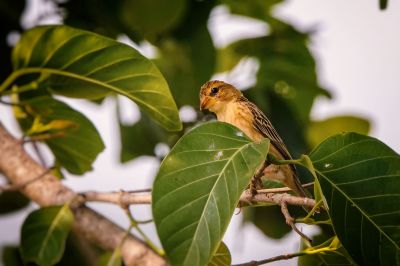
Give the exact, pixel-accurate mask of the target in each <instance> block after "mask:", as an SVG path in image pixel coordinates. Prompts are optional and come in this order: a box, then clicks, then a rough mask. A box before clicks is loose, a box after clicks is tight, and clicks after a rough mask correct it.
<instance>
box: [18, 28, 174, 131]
mask: <svg viewBox="0 0 400 266" xmlns="http://www.w3.org/2000/svg"><path fill="white" fill-rule="evenodd" d="M13 65H14V69H15V73H17V74H18V75H23V74H28V73H41V74H42V75H41V78H40V80H46V81H47V85H48V86H49V88H50V89H51V90H52V91H53V92H55V93H58V94H61V95H65V96H69V97H77V98H92V99H93V98H100V97H103V96H105V95H107V94H108V93H110V92H115V93H119V94H121V95H124V96H126V97H128V98H130V99H131V100H133V101H135V102H136V103H137V104H138V105H139V106H140V107H141V108H142V109H143V110H144V111H145V112H147V113H148V114H149V115H151V116H152V117H153V118H154V119H156V120H157V121H158V122H159V123H160V124H162V125H163V126H164V127H165V128H166V129H168V130H180V129H181V127H182V124H181V122H180V119H179V115H178V110H177V108H176V104H175V102H174V100H173V98H172V95H171V93H170V91H169V87H168V84H167V82H166V81H165V79H164V77H163V76H162V74H161V73H160V71H159V70H158V69H157V67H156V66H155V65H154V64H153V63H152V62H151V61H150V60H148V59H147V58H145V57H144V56H142V55H141V54H140V53H139V52H137V51H136V50H135V49H133V48H132V47H129V46H127V45H124V44H121V43H118V42H116V41H114V40H111V39H108V38H105V37H102V36H100V35H97V34H94V33H90V32H87V31H82V30H78V29H74V28H71V27H67V26H43V27H37V28H34V29H32V30H29V31H27V32H26V33H24V34H23V36H22V38H21V40H20V42H19V43H18V44H17V46H16V47H15V49H14V51H13ZM48 75H49V76H48Z"/></svg>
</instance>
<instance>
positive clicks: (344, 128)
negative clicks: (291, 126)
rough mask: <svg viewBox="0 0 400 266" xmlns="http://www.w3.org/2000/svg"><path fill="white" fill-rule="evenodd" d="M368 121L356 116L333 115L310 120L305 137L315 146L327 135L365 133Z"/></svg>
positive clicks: (367, 128) (366, 132)
mask: <svg viewBox="0 0 400 266" xmlns="http://www.w3.org/2000/svg"><path fill="white" fill-rule="evenodd" d="M369 127H370V125H369V122H368V120H366V119H363V118H361V117H356V116H348V115H347V116H334V117H329V118H327V119H324V120H318V121H311V123H310V125H309V126H308V127H307V139H308V143H309V144H310V146H311V147H316V146H317V145H318V144H319V143H321V142H322V141H323V140H325V139H326V138H327V137H329V136H332V135H335V134H338V133H342V132H350V131H351V132H356V133H360V134H364V135H367V134H368V132H369Z"/></svg>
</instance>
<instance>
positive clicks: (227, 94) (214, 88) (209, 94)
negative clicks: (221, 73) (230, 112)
mask: <svg viewBox="0 0 400 266" xmlns="http://www.w3.org/2000/svg"><path fill="white" fill-rule="evenodd" d="M241 96H242V93H241V92H240V91H239V90H238V89H236V88H235V87H234V86H233V85H231V84H228V83H225V82H223V81H219V80H212V81H208V82H206V83H205V84H204V85H203V86H201V90H200V110H210V111H211V112H213V113H218V112H219V111H220V110H222V109H223V108H224V106H226V104H227V103H229V102H231V101H236V100H237V99H238V98H240V97H241Z"/></svg>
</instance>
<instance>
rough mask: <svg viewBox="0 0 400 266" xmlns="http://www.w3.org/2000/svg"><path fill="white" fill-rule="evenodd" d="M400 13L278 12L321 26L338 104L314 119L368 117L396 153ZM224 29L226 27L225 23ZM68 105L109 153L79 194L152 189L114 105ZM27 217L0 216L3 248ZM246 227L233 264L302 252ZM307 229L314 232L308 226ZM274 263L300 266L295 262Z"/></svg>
mask: <svg viewBox="0 0 400 266" xmlns="http://www.w3.org/2000/svg"><path fill="white" fill-rule="evenodd" d="M399 9H400V2H399V1H393V0H392V1H389V7H388V10H386V11H384V12H382V11H379V9H378V0H374V1H363V0H353V1H348V0H336V1H327V0H321V1H311V0H301V1H300V0H298V1H289V2H288V3H286V4H284V5H282V6H281V7H279V8H278V10H277V13H279V15H280V16H281V17H283V18H285V19H287V20H290V21H293V22H295V24H296V25H298V26H300V28H302V29H309V28H310V27H315V26H317V28H318V32H317V33H316V34H315V36H314V37H313V42H312V47H313V52H314V54H315V55H316V56H317V58H318V72H319V77H320V80H321V83H322V84H323V85H325V86H326V87H328V88H330V89H331V92H332V93H333V95H334V97H335V98H334V100H333V101H326V100H319V101H318V102H317V104H316V106H315V108H314V109H313V116H314V117H315V118H324V117H327V116H330V115H334V114H348V113H353V114H360V115H362V116H365V117H367V118H370V119H371V120H372V121H373V130H372V135H373V136H376V137H378V138H380V139H381V140H383V141H384V142H385V143H386V144H388V145H389V146H391V147H392V148H394V149H395V150H396V151H399V150H400V140H399V138H398V136H399V133H400V126H399V123H398V120H399V119H398V117H397V115H399V111H400V110H399V106H398V104H399V103H398V102H399V96H400V92H399V84H400V52H399V47H400V36H399V31H398V29H399V28H398V25H400V15H398V10H399ZM221 17H222V16H221ZM214 19H217V20H218V18H214ZM220 19H221V18H220ZM222 19H226V18H224V17H222ZM215 24H216V25H218V23H215ZM221 24H224V23H223V21H221ZM257 27H258V29H259V30H260V31H261V32H263V31H264V33H265V32H267V31H268V29H267V27H264V26H262V25H257ZM242 28H243V27H242ZM236 29H237V30H238V31H239V30H240V28H236ZM229 31H230V30H223V29H222V30H218V29H213V33H214V34H218V35H221V36H218V38H217V37H216V38H215V39H216V40H218V39H220V41H221V40H222V42H223V40H224V38H225V39H226V38H228V37H224V36H222V35H223V34H225V33H227V34H233V35H234V34H235V33H229ZM228 39H229V38H228ZM68 103H70V104H72V105H73V106H74V108H76V109H78V110H80V111H82V112H83V113H85V114H86V115H87V116H88V117H89V118H90V119H91V120H92V121H93V122H94V123H95V124H96V127H97V128H98V130H99V131H100V133H101V135H102V137H103V138H104V140H105V143H106V146H107V148H106V150H105V152H103V153H102V154H101V155H100V156H99V158H98V159H97V161H96V163H95V164H94V171H92V172H90V173H88V174H86V175H85V177H84V178H80V177H68V178H67V180H66V182H65V183H66V184H67V185H68V186H70V187H72V188H73V189H76V190H77V191H83V190H98V191H110V190H119V189H125V190H130V189H140V188H145V187H149V186H150V185H151V182H152V177H153V176H154V175H155V171H156V170H155V168H156V166H157V161H156V160H154V159H152V158H149V157H144V158H140V159H138V160H135V161H133V162H130V163H127V164H124V165H120V164H118V159H117V158H118V152H119V142H118V141H117V140H118V137H117V136H118V131H117V130H118V129H117V123H116V121H115V108H114V107H115V106H114V102H113V101H111V100H107V101H106V102H105V103H104V104H103V105H102V106H95V105H92V104H90V105H88V104H84V103H83V101H77V100H68ZM0 119H1V121H2V123H4V124H5V125H6V127H7V128H9V129H10V130H12V131H14V132H16V131H15V129H16V126H15V123H14V122H13V118H12V115H11V113H10V110H9V109H8V108H7V107H4V106H3V105H0ZM92 206H93V207H94V208H96V209H97V210H99V211H101V212H102V213H104V214H105V215H106V216H108V217H110V218H111V219H112V220H114V221H116V222H117V223H118V224H120V225H122V226H125V227H126V226H127V225H128V220H127V219H126V218H125V215H124V213H123V211H121V210H120V209H119V208H118V207H115V206H110V205H106V204H93V205H92ZM26 214H27V213H26V212H18V213H15V214H11V215H8V216H2V217H0V228H1V234H0V244H10V243H17V242H18V239H19V232H18V228H20V225H21V224H22V222H23V218H24V217H25V216H26ZM134 215H136V216H137V217H140V218H143V219H146V218H148V217H149V216H150V212H149V208H148V207H135V208H134ZM240 222H241V215H237V216H234V218H233V221H232V223H231V225H230V227H229V229H228V232H227V234H226V237H225V240H226V242H227V244H228V246H229V248H230V249H231V252H232V253H233V262H234V263H239V262H246V261H250V260H255V259H256V260H257V259H264V258H267V257H270V256H275V255H280V254H284V253H289V252H294V251H296V250H297V248H298V241H296V240H297V239H298V237H297V235H295V234H293V233H292V234H290V235H289V236H288V237H286V238H285V239H283V240H279V241H275V240H270V239H267V238H265V237H264V236H263V235H262V233H260V232H258V230H257V229H256V228H255V227H254V226H252V225H247V226H246V228H245V229H244V230H243V229H241V228H240ZM144 229H145V231H146V232H148V233H149V234H150V235H151V236H152V237H153V238H154V239H155V238H156V236H155V234H154V227H153V225H146V226H144ZM305 230H306V232H308V231H309V228H306V229H305ZM5 232H6V233H5ZM271 265H296V260H290V261H282V262H277V263H275V264H271Z"/></svg>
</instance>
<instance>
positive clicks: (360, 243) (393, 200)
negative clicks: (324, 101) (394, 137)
mask: <svg viewBox="0 0 400 266" xmlns="http://www.w3.org/2000/svg"><path fill="white" fill-rule="evenodd" d="M310 158H311V160H312V161H313V164H314V167H315V169H316V173H317V176H318V179H319V182H320V185H321V188H322V191H323V193H324V195H325V198H326V200H327V204H328V206H329V215H330V217H331V220H332V224H333V227H334V230H335V232H336V234H337V235H338V237H339V239H340V241H341V243H342V244H343V246H344V247H345V248H346V250H347V251H348V253H349V254H350V256H351V257H352V258H353V259H354V260H355V261H356V262H357V263H358V264H360V265H395V264H396V262H398V261H399V256H400V252H399V250H400V156H399V155H398V154H397V153H396V152H395V151H393V150H392V149H390V148H389V147H388V146H386V145H385V144H384V143H382V142H380V141H379V140H377V139H375V138H372V137H367V136H363V135H359V134H357V133H343V134H339V135H336V136H333V137H330V138H328V139H327V140H325V141H324V142H323V143H321V144H320V145H319V146H318V147H317V148H315V149H314V151H313V152H312V153H311V154H310Z"/></svg>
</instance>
